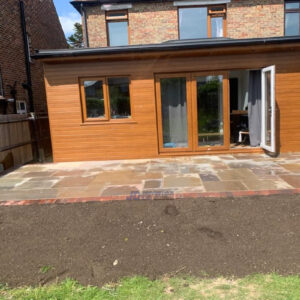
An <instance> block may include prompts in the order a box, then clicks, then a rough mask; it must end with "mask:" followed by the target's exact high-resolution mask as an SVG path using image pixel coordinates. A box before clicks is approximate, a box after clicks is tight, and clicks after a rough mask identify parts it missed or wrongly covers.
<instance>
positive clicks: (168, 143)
mask: <svg viewBox="0 0 300 300" xmlns="http://www.w3.org/2000/svg"><path fill="white" fill-rule="evenodd" d="M160 90H161V112H162V130H163V145H164V148H186V147H188V128H187V100H186V79H185V77H179V78H163V79H161V80H160Z"/></svg>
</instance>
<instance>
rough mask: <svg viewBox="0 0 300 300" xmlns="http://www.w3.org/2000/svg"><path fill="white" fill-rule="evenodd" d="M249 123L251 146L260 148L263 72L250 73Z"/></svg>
mask: <svg viewBox="0 0 300 300" xmlns="http://www.w3.org/2000/svg"><path fill="white" fill-rule="evenodd" d="M248 122H249V135H250V145H251V146H252V147H257V146H260V142H261V71H260V70H259V71H250V73H249V99H248Z"/></svg>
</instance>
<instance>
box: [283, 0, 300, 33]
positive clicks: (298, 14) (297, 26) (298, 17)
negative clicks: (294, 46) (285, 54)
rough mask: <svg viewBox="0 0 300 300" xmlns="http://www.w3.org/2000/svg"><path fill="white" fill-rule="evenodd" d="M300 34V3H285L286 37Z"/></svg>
mask: <svg viewBox="0 0 300 300" xmlns="http://www.w3.org/2000/svg"><path fill="white" fill-rule="evenodd" d="M299 34H300V1H285V35H287V36H293V35H299Z"/></svg>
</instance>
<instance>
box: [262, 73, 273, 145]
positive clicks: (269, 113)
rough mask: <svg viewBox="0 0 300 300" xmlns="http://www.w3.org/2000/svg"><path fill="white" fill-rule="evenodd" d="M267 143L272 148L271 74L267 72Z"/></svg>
mask: <svg viewBox="0 0 300 300" xmlns="http://www.w3.org/2000/svg"><path fill="white" fill-rule="evenodd" d="M264 84H265V101H266V103H265V116H266V117H265V120H264V122H265V129H266V130H265V132H264V134H265V143H266V145H267V146H269V147H271V142H272V132H271V130H272V107H271V72H270V71H268V72H266V76H265V82H264Z"/></svg>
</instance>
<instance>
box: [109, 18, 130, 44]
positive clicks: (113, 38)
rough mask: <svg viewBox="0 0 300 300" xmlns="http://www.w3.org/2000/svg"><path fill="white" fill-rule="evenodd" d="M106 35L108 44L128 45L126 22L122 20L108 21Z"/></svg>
mask: <svg viewBox="0 0 300 300" xmlns="http://www.w3.org/2000/svg"><path fill="white" fill-rule="evenodd" d="M108 36H109V45H110V46H124V45H128V24H127V21H123V22H108Z"/></svg>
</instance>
